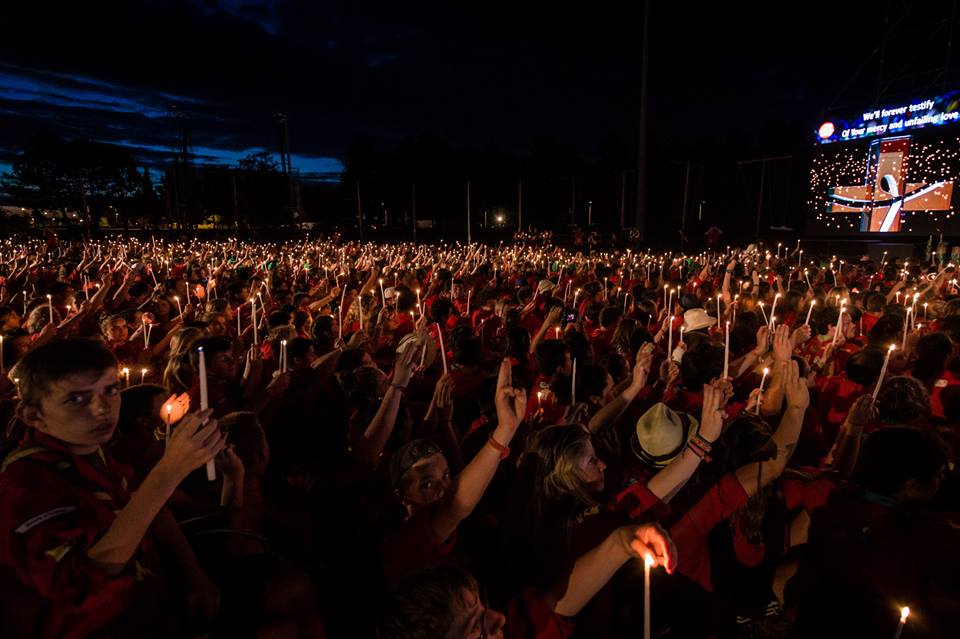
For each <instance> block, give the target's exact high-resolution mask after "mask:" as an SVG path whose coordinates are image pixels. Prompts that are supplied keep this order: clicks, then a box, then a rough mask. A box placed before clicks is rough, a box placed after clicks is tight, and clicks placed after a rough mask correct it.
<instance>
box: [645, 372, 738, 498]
mask: <svg viewBox="0 0 960 639" xmlns="http://www.w3.org/2000/svg"><path fill="white" fill-rule="evenodd" d="M725 385H727V386H729V382H725V381H723V380H713V381H712V382H710V383H709V384H704V386H703V410H702V413H701V416H700V430H699V431H698V432H697V434H698V435H699V437H700V438H701V439H702V440H704V441H705V442H706V443H707V445H710V444H712V443H713V442H715V441H716V440H717V438H719V437H720V432H721V429H722V428H723V414H722V413H721V410H722V409H723V398H724V386H725ZM702 460H703V457H702V456H701V455H699V454H698V453H697V451H696V449H695V448H694V447H692V446H684V448H683V450H682V451H681V452H680V454H679V455H677V457H676V459H674V460H673V461H672V462H670V464H668V465H667V467H666V468H664V469H663V470H661V471H660V472H658V473H657V474H656V475H654V476H653V478H651V479H650V481H649V482H647V488H648V489H649V490H650V492H652V493H653V494H654V495H656V496H657V497H659V498H660V501H663V502H668V501H670V500H671V499H672V498H673V496H674V495H676V494H677V492H678V491H679V490H680V489H681V488H682V487H683V485H684V484H686V483H687V480H689V479H690V477H691V476H692V475H693V473H694V471H696V470H697V467H698V466H699V465H700V462H701V461H702Z"/></svg>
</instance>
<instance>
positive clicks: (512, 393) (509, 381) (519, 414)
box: [496, 358, 527, 428]
mask: <svg viewBox="0 0 960 639" xmlns="http://www.w3.org/2000/svg"><path fill="white" fill-rule="evenodd" d="M496 406H497V420H498V421H499V423H500V424H503V425H508V426H509V427H511V428H516V427H517V426H519V425H520V422H521V421H523V417H524V415H526V412H527V394H526V393H525V392H524V391H523V389H517V388H514V387H513V367H512V365H511V363H510V360H509V359H506V358H505V359H504V360H503V361H501V362H500V373H499V374H498V375H497V395H496Z"/></svg>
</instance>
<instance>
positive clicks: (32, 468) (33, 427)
mask: <svg viewBox="0 0 960 639" xmlns="http://www.w3.org/2000/svg"><path fill="white" fill-rule="evenodd" d="M18 375H19V379H20V382H19V389H20V396H21V400H20V405H19V406H18V408H17V416H18V418H19V419H20V421H21V422H23V423H24V424H26V426H27V427H28V428H27V431H26V434H25V435H24V437H23V439H22V441H21V444H20V447H19V448H17V449H16V450H14V451H13V452H11V453H10V454H9V455H7V457H6V459H5V460H4V462H3V466H2V471H0V588H2V591H3V592H4V593H13V596H12V597H11V596H5V597H4V604H5V605H6V606H10V607H11V610H8V611H7V612H6V614H3V615H2V619H3V622H2V623H3V624H4V627H3V630H4V631H6V632H4V633H3V634H4V635H5V636H28V635H29V636H38V637H87V636H92V635H96V636H138V637H146V636H169V635H170V634H178V632H179V631H186V630H187V629H186V628H185V627H184V625H183V624H180V623H178V620H177V614H176V611H177V610H176V608H173V612H172V611H171V606H170V603H172V602H169V601H168V593H169V592H182V593H184V594H185V595H186V600H187V601H188V602H190V607H191V608H192V610H191V611H190V612H191V613H192V614H193V615H195V617H194V618H200V619H204V620H206V621H211V620H212V619H213V618H214V617H215V616H216V614H217V609H218V607H219V594H218V592H217V590H216V588H215V587H214V586H213V585H212V583H211V582H210V581H209V580H208V579H207V577H206V575H204V574H203V572H202V571H201V570H200V568H199V566H198V565H197V563H196V559H195V558H194V556H193V553H192V551H191V550H190V547H189V546H188V545H187V542H186V540H185V539H184V537H183V534H182V532H181V531H180V528H179V526H178V525H177V524H176V522H175V521H174V520H173V518H172V516H171V515H170V513H169V511H167V510H166V509H165V507H164V506H165V504H166V502H167V500H168V499H169V498H170V496H171V494H172V493H173V491H174V489H175V488H176V487H177V485H178V484H179V483H180V482H181V481H183V479H184V478H185V477H186V476H187V475H188V474H189V473H190V472H192V471H193V470H195V469H196V468H199V467H200V466H203V465H204V464H205V463H206V462H208V461H210V460H212V459H213V458H214V457H215V456H216V455H217V453H219V452H220V451H221V450H222V449H223V447H224V445H225V443H226V439H225V437H226V436H225V435H223V434H221V433H220V431H219V430H218V428H217V421H216V420H210V419H208V418H209V416H210V413H209V411H206V412H201V413H195V414H193V415H189V416H187V417H185V418H184V419H183V421H182V422H181V423H180V424H179V425H178V427H177V428H176V429H175V430H174V432H173V435H172V436H171V438H170V439H169V441H168V442H167V448H166V450H165V452H164V454H163V457H162V458H161V459H160V461H159V462H158V463H157V464H156V466H154V468H153V470H151V471H150V472H149V473H148V474H147V476H146V477H145V478H144V480H143V482H142V484H141V485H140V487H139V489H138V490H137V492H136V493H134V494H132V495H131V494H130V493H129V492H128V488H127V480H126V477H125V476H124V474H123V473H122V472H121V468H120V466H119V465H118V464H117V463H116V462H115V461H114V460H113V459H112V458H111V457H110V455H109V453H106V452H105V451H104V449H103V448H102V446H103V445H104V444H106V443H107V442H108V441H109V440H110V438H111V437H112V436H113V432H114V430H115V428H116V426H117V421H118V417H119V411H120V389H119V382H118V378H117V361H116V359H115V358H114V356H113V355H112V354H111V353H110V352H109V351H108V350H106V349H105V348H104V347H103V346H102V345H101V344H99V343H97V342H94V341H91V340H80V339H69V340H62V341H59V342H53V343H51V344H48V345H45V346H41V347H39V348H37V349H36V350H34V351H32V352H31V353H29V354H28V355H27V356H26V357H24V359H23V360H22V361H21V362H20V363H19V364H18ZM161 551H162V554H161ZM168 557H169V558H173V559H174V560H175V563H176V564H177V565H176V566H170V567H168V566H165V563H164V561H163V558H168ZM170 568H175V570H174V571H173V573H172V574H179V577H180V578H179V579H178V580H177V583H171V582H170V580H171V576H172V575H171V570H170Z"/></svg>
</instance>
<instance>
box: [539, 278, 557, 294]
mask: <svg viewBox="0 0 960 639" xmlns="http://www.w3.org/2000/svg"><path fill="white" fill-rule="evenodd" d="M555 286H556V284H555V283H553V282H551V281H550V280H540V283H539V284H537V293H539V294H540V295H543V294H544V293H547V292H549V291H552V290H553V288H554V287H555Z"/></svg>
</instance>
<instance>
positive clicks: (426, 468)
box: [399, 453, 450, 507]
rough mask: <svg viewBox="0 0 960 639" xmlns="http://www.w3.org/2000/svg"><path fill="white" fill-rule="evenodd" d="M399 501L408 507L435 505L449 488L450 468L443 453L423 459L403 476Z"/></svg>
mask: <svg viewBox="0 0 960 639" xmlns="http://www.w3.org/2000/svg"><path fill="white" fill-rule="evenodd" d="M404 482H405V483H404V487H403V489H402V490H401V491H400V495H399V496H400V500H401V501H402V502H403V503H404V504H406V505H408V506H419V507H423V506H430V505H432V504H435V503H437V502H438V501H440V500H441V499H443V496H444V495H445V494H446V492H447V489H448V488H450V467H449V466H448V464H447V459H446V458H445V457H444V456H443V453H434V454H432V455H429V456H427V457H424V458H423V459H421V460H420V461H418V462H417V463H415V464H414V465H413V466H411V468H410V470H408V471H407V472H406V474H405V476H404Z"/></svg>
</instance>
